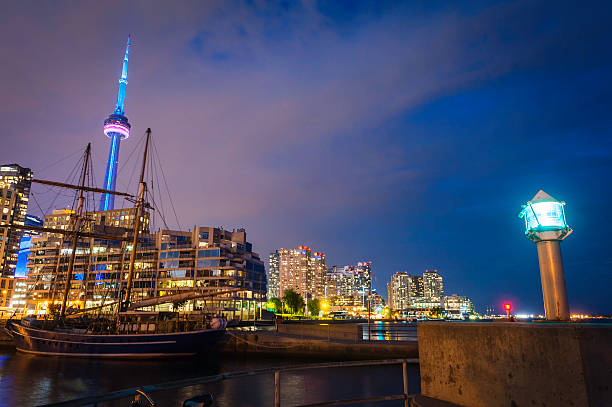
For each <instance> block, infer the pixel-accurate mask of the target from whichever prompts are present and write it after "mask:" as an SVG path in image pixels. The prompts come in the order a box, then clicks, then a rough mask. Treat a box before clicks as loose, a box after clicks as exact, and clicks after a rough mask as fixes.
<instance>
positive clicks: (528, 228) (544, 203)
mask: <svg viewBox="0 0 612 407" xmlns="http://www.w3.org/2000/svg"><path fill="white" fill-rule="evenodd" d="M564 206H565V202H560V201H558V200H556V199H555V198H553V197H552V196H550V195H548V194H547V193H546V192H544V191H542V190H540V191H539V192H538V193H537V194H536V195H535V196H534V197H533V198H532V199H531V201H528V202H527V203H526V204H525V205H523V209H522V211H521V213H520V214H519V217H520V218H523V219H524V220H525V235H526V236H527V238H528V239H529V240H531V241H533V242H534V243H535V244H536V247H537V249H538V260H539V263H540V278H541V280H542V295H543V298H544V311H545V314H546V319H547V320H551V321H568V320H569V317H570V314H569V304H568V301H567V289H566V287H565V277H564V274H563V259H562V258H561V245H560V243H561V241H562V240H563V239H565V238H566V237H567V236H569V235H570V233H572V229H571V228H570V227H569V226H568V225H567V222H566V220H565V211H564V209H563V207H564Z"/></svg>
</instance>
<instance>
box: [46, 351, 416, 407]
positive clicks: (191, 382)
mask: <svg viewBox="0 0 612 407" xmlns="http://www.w3.org/2000/svg"><path fill="white" fill-rule="evenodd" d="M418 361H419V360H418V359H387V360H369V361H351V362H329V363H313V364H308V365H298V366H285V367H271V368H263V369H256V370H250V371H241V372H230V373H222V374H218V375H213V376H203V377H195V378H190V379H183V380H176V381H172V382H166V383H162V384H156V385H149V386H143V387H138V388H136V387H134V388H130V389H124V390H118V391H114V392H110V393H106V394H102V395H99V396H91V397H83V398H79V399H74V400H68V401H62V402H59V403H52V404H46V405H45V406H44V407H81V406H94V407H98V406H99V405H100V403H103V402H107V401H112V400H120V399H124V398H128V397H132V396H135V395H137V394H140V395H143V394H145V395H148V394H150V393H152V392H157V391H164V390H173V389H180V388H183V387H189V386H196V385H201V384H208V383H216V382H220V381H223V380H229V379H237V378H240V377H247V376H255V375H262V374H273V375H274V407H280V406H281V402H280V401H281V373H286V372H295V371H301V370H312V369H330V368H338V367H364V366H384V365H399V364H401V365H402V376H403V393H402V394H395V395H389V396H375V397H366V398H357V399H343V400H333V401H324V402H320V403H314V404H302V405H298V406H294V407H325V406H341V405H346V404H358V403H367V402H378V401H390V400H404V407H408V406H409V405H410V401H411V400H412V399H413V398H414V396H415V394H409V393H408V363H418ZM147 397H148V396H147ZM160 407H161V406H160Z"/></svg>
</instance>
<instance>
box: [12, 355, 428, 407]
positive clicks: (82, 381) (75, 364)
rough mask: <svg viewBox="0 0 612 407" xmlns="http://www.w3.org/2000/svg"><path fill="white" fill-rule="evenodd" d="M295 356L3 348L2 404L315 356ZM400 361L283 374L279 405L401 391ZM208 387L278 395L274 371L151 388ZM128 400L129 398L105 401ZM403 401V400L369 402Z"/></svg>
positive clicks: (160, 395)
mask: <svg viewBox="0 0 612 407" xmlns="http://www.w3.org/2000/svg"><path fill="white" fill-rule="evenodd" d="M316 362H321V360H315V359H295V358H282V357H275V358H262V357H251V356H249V357H248V358H247V357H238V356H231V355H230V356H226V355H209V357H197V358H196V357H194V358H188V359H165V360H154V361H128V360H125V361H117V360H96V359H81V358H60V357H48V356H33V355H29V354H24V353H20V352H15V351H11V350H2V349H0V406H36V405H41V404H46V403H51V402H58V401H64V400H68V399H72V398H77V397H84V396H88V395H94V394H101V393H105V392H109V391H114V390H120V389H123V388H129V387H138V386H143V385H148V384H157V383H161V382H167V381H171V380H178V379H184V378H188V377H198V376H207V375H212V374H217V373H221V372H231V371H242V370H252V369H259V368H263V367H272V366H287V365H299V364H305V363H316ZM408 372H409V373H408V374H409V390H410V392H411V393H416V392H418V391H419V389H420V383H419V380H420V379H419V373H418V365H409V370H408ZM402 389H403V386H402V369H401V366H400V365H396V366H376V367H367V368H354V367H351V368H334V369H324V370H308V371H303V372H288V373H283V374H282V375H281V405H282V406H293V405H299V404H306V403H315V402H321V401H326V400H332V399H346V398H359V397H368V396H376V395H390V394H400V393H402ZM202 393H211V394H213V396H214V398H215V403H214V406H218V407H223V406H228V407H229V406H245V407H249V406H253V407H258V406H270V405H273V399H274V378H273V376H272V374H266V375H258V376H250V377H245V378H240V379H232V380H226V381H223V382H219V383H212V384H206V385H198V386H192V387H187V388H183V389H180V390H172V391H165V392H156V393H152V394H151V396H152V397H153V399H154V400H155V401H156V402H157V403H158V406H160V407H165V406H173V407H174V406H181V405H182V403H183V401H184V400H185V399H187V398H189V397H193V396H196V395H199V394H202ZM103 405H105V406H129V405H130V403H129V401H127V400H122V401H118V402H112V403H107V404H103ZM369 405H371V406H374V405H380V406H383V405H384V406H401V405H403V402H387V403H379V404H369Z"/></svg>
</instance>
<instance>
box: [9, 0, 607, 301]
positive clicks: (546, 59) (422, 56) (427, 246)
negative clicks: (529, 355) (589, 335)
mask: <svg viewBox="0 0 612 407" xmlns="http://www.w3.org/2000/svg"><path fill="white" fill-rule="evenodd" d="M403 3H404V4H394V3H387V2H380V1H372V2H354V1H348V2H340V1H329V2H316V1H313V2H304V3H299V2H272V3H267V2H264V1H252V2H251V1H248V2H218V4H217V3H215V2H213V1H206V2H201V1H194V2H191V3H188V2H183V1H182V2H159V3H158V4H157V5H155V3H154V2H150V1H142V2H136V1H130V2H116V3H115V4H114V5H113V3H112V2H108V1H104V2H94V1H89V2H55V1H54V2H51V1H49V2H42V1H36V2H8V3H5V4H4V5H3V10H2V13H1V14H0V44H1V45H2V50H3V52H2V53H1V55H0V58H1V63H0V78H1V79H0V81H1V82H0V83H1V85H0V91H1V96H2V97H1V100H2V107H1V108H0V123H1V129H2V131H1V133H0V140H1V142H0V163H12V162H16V163H19V164H20V165H22V166H26V167H30V168H32V169H33V170H34V171H35V176H37V177H40V178H45V179H53V180H60V181H61V180H65V179H67V174H68V172H69V171H70V170H71V169H72V167H73V166H74V165H75V163H76V160H77V159H78V153H77V152H78V151H79V150H82V149H84V147H85V145H86V144H87V142H90V141H91V142H92V148H93V162H94V167H95V177H96V180H97V182H98V184H101V183H102V180H103V177H104V174H103V172H104V166H105V162H106V156H107V154H108V148H109V141H108V139H107V138H106V137H105V136H104V135H103V133H102V123H103V120H104V119H105V118H106V117H107V116H108V115H109V114H110V113H111V112H112V110H113V108H114V102H115V99H116V92H117V80H118V78H119V75H120V71H121V62H122V58H123V52H124V47H125V41H126V38H127V36H128V34H130V33H131V34H132V38H133V46H132V47H131V50H130V67H129V85H128V88H127V96H126V115H127V117H128V118H129V120H130V122H131V124H132V137H131V138H130V139H128V140H127V141H125V142H123V143H122V146H121V151H122V153H121V157H120V163H122V162H127V164H126V165H125V166H123V167H120V172H119V180H118V189H120V190H123V189H126V188H128V184H130V182H129V179H130V176H131V175H132V173H133V164H132V163H134V162H136V159H135V158H132V159H131V161H127V158H128V156H129V155H130V153H131V152H132V150H134V149H135V146H136V145H138V141H139V140H142V134H143V133H144V131H145V129H146V128H147V127H151V128H152V130H153V137H154V138H155V143H156V145H157V147H158V150H159V154H160V156H161V160H162V162H163V168H164V172H165V175H166V178H167V179H168V183H169V189H170V191H171V193H172V194H173V196H174V205H175V207H176V212H177V213H178V215H179V216H178V218H179V221H180V224H181V226H182V227H183V228H190V227H193V225H196V224H197V225H202V226H204V225H206V226H223V227H225V228H226V229H232V228H238V227H244V228H246V230H247V233H248V238H249V240H250V241H251V242H253V244H254V249H255V250H256V251H258V252H259V253H260V254H261V256H262V258H265V259H266V261H267V257H268V254H269V253H270V252H271V251H272V250H274V249H276V248H281V247H284V248H290V247H295V246H297V245H302V244H304V245H308V246H310V247H312V248H313V249H315V250H319V251H323V252H325V253H326V255H327V264H328V265H334V264H337V265H344V264H353V263H355V262H357V261H360V260H372V261H373V267H374V273H375V275H376V282H375V283H374V285H375V287H376V288H378V289H379V291H380V292H381V293H382V294H383V295H384V296H385V297H386V282H387V281H388V279H389V276H390V275H391V274H392V273H393V272H395V271H408V272H410V273H413V274H420V273H422V272H423V271H424V270H425V269H426V268H435V269H438V270H439V271H440V273H441V274H442V275H443V276H444V281H445V289H446V293H447V294H453V293H457V294H461V295H467V296H469V297H471V298H472V299H473V301H474V303H475V305H476V309H477V310H478V311H481V312H482V311H484V310H485V307H486V306H487V305H494V306H495V307H496V309H497V310H498V311H499V312H501V304H502V303H503V302H504V301H507V300H509V301H512V302H513V304H514V309H515V310H516V311H517V312H519V313H521V312H526V313H543V305H542V299H541V288H540V281H539V269H538V261H537V253H536V248H535V245H534V244H533V243H532V242H530V241H529V240H527V239H526V238H525V237H524V235H523V228H524V224H523V221H522V220H521V219H519V218H518V217H517V214H518V213H519V211H520V209H521V204H522V203H524V202H525V201H527V200H528V199H530V198H532V197H533V195H535V193H536V192H537V191H538V190H539V189H544V190H545V191H546V192H548V193H549V194H551V195H552V196H554V197H556V198H558V199H560V200H564V201H566V202H567V205H566V215H567V219H568V222H569V224H570V225H571V226H572V227H573V228H574V233H573V234H572V235H571V236H570V237H568V238H567V240H566V241H565V242H563V243H562V250H563V256H564V262H565V273H566V274H565V276H566V280H567V284H568V294H569V299H570V308H571V310H572V312H602V313H604V312H608V313H609V312H611V311H612V308H611V307H610V305H609V297H610V290H611V288H612V278H611V271H612V245H611V242H612V237H611V236H612V212H611V209H610V208H611V205H610V200H611V199H612V189H611V188H610V184H611V183H610V180H611V178H612V141H611V140H612V137H611V136H612V134H611V130H610V129H611V128H612V116H611V115H610V109H611V107H612V103H611V102H610V101H611V100H612V81H611V80H610V77H611V75H612V46H611V43H612V41H611V40H612V35H611V34H612V29H611V28H610V27H611V24H610V21H612V6H611V3H609V2H599V3H598V2H575V3H569V2H537V1H533V0H528V1H519V2H498V3H496V4H495V3H493V2H447V3H442V2H429V1H427V2H422V3H418V2H403ZM72 153H75V154H76V155H73V156H71V157H70V158H68V159H66V160H64V161H62V162H60V163H59V164H55V165H52V164H54V162H56V161H58V160H60V159H62V158H65V157H67V156H70V154H72ZM120 165H121V164H120ZM134 185H135V182H134V181H132V182H131V185H129V189H130V191H131V192H135V187H134ZM33 191H34V195H35V196H37V200H38V201H37V205H36V206H34V205H32V204H31V208H30V212H31V213H33V214H35V215H40V214H41V209H42V210H43V211H44V210H46V209H48V208H49V207H50V205H51V203H52V200H53V199H52V198H53V196H54V192H52V191H50V190H49V189H47V188H46V187H42V186H35V187H33ZM71 202H72V200H71V199H70V198H68V197H66V196H60V197H59V199H58V200H56V201H55V203H54V207H58V206H59V207H61V206H63V205H65V204H66V203H71ZM38 205H40V208H38ZM170 213H171V211H170ZM166 218H167V221H168V223H169V225H170V227H177V222H176V220H174V215H171V216H170V215H168V208H166Z"/></svg>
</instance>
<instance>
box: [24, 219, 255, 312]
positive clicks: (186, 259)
mask: <svg viewBox="0 0 612 407" xmlns="http://www.w3.org/2000/svg"><path fill="white" fill-rule="evenodd" d="M121 211H122V210H118V209H117V210H113V211H101V212H93V213H91V214H90V216H88V217H89V218H94V215H96V216H95V219H96V223H95V224H92V225H90V226H89V228H90V229H91V230H96V231H97V230H102V231H104V233H105V234H113V235H120V236H123V237H129V236H130V235H131V234H132V230H131V229H130V228H127V227H125V226H121V222H127V225H129V223H130V222H133V220H134V219H133V216H132V215H133V212H131V211H129V210H126V212H125V214H122V212H121ZM69 215H71V214H70V213H64V214H60V213H59V212H54V214H53V215H51V216H48V217H46V218H45V226H47V222H49V223H52V224H53V227H55V228H58V227H59V228H62V226H64V228H65V227H66V225H67V224H69V222H70V221H71V218H70V217H69ZM130 216H131V217H130ZM144 218H145V219H146V218H147V217H146V216H145V217H144ZM117 224H119V225H117ZM116 225H117V226H116ZM49 226H51V225H49ZM147 230H148V229H147ZM71 250H72V249H71V242H70V240H69V239H68V238H65V237H62V236H59V235H57V234H49V233H44V234H42V235H41V236H39V237H33V238H32V248H31V254H30V262H29V263H28V268H29V273H28V291H29V299H28V302H29V303H30V304H31V307H32V308H33V310H34V312H36V313H39V314H41V313H45V312H46V311H47V309H48V308H49V306H50V305H51V304H56V305H57V304H59V303H60V302H61V298H62V293H63V292H64V289H65V287H66V272H67V269H68V260H69V257H70V254H71ZM131 250H132V245H131V242H122V241H113V240H102V239H97V238H86V237H84V238H81V239H80V240H79V242H78V246H77V249H76V258H75V265H74V270H73V277H72V281H71V282H70V293H69V300H68V305H69V306H71V307H78V308H83V307H92V306H97V305H101V304H103V303H109V302H112V301H116V300H117V299H119V298H120V297H121V295H122V292H123V291H124V290H125V287H126V281H127V271H128V269H129V263H130V256H131ZM231 288H243V289H244V290H243V291H239V292H233V293H225V294H221V295H217V296H215V297H210V298H201V299H194V300H189V301H186V302H185V303H183V304H181V305H180V307H181V309H182V310H184V311H186V312H193V311H198V310H202V309H206V310H208V311H210V310H214V311H215V312H218V313H220V314H224V315H226V316H227V317H229V318H240V319H253V318H255V317H256V316H259V314H260V312H261V309H262V307H264V305H263V303H264V302H265V297H266V275H265V268H264V264H263V262H262V261H261V260H260V259H259V255H258V254H257V253H255V252H253V251H252V245H251V243H250V242H248V241H247V240H246V231H245V230H244V229H238V230H236V231H226V230H223V229H219V228H210V227H196V228H194V230H191V231H175V230H160V231H158V232H157V233H154V234H150V233H148V232H147V231H145V232H144V233H142V234H141V243H139V244H138V247H137V253H136V263H135V274H134V287H133V297H132V298H133V301H138V300H142V299H147V298H151V297H155V296H163V295H171V294H179V293H181V292H185V291H194V289H197V290H198V291H210V292H219V291H223V290H227V289H231ZM170 307H173V305H171V304H162V305H158V306H156V308H155V309H157V310H162V311H163V310H168V309H170Z"/></svg>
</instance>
